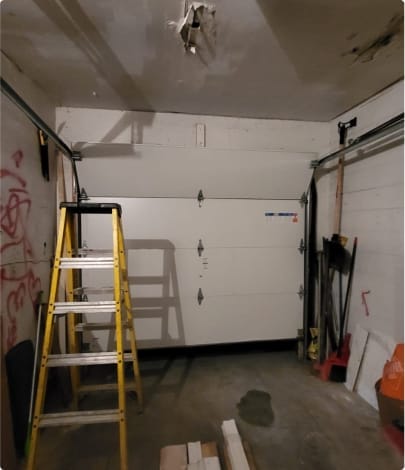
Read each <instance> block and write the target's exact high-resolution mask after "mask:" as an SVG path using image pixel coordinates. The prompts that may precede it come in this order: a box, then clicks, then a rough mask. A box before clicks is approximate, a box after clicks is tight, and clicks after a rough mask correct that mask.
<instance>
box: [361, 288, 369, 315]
mask: <svg viewBox="0 0 405 470" xmlns="http://www.w3.org/2000/svg"><path fill="white" fill-rule="evenodd" d="M369 293H370V291H369V290H363V291H362V293H361V303H362V304H363V305H364V308H365V309H366V316H367V317H369V316H370V312H369V310H368V305H367V301H366V295H367V294H369Z"/></svg>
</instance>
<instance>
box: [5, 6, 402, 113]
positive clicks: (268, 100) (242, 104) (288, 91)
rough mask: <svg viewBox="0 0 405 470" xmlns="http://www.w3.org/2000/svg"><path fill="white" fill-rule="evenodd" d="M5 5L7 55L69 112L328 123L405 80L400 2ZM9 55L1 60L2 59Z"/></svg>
mask: <svg viewBox="0 0 405 470" xmlns="http://www.w3.org/2000/svg"><path fill="white" fill-rule="evenodd" d="M208 3H209V4H211V5H214V6H215V14H214V16H213V17H212V20H213V21H212V22H211V24H210V25H209V27H205V26H204V24H203V23H202V26H201V30H200V31H198V32H197V33H196V43H197V53H196V54H195V55H194V54H192V53H191V52H187V51H186V50H185V48H184V43H183V40H182V38H181V36H180V34H179V33H178V31H177V23H178V22H179V20H180V19H181V18H182V16H183V13H184V0H97V1H95V0H18V1H15V0H4V1H3V2H2V3H1V23H2V28H1V39H2V42H1V49H2V51H3V54H4V55H5V56H7V57H8V58H9V59H10V60H11V61H12V62H14V63H15V64H16V65H17V67H19V68H20V69H21V70H22V71H23V72H24V73H25V74H26V75H28V76H29V77H30V78H32V79H33V80H34V81H35V82H36V83H37V84H38V85H39V86H41V87H42V88H43V89H44V90H46V91H47V93H49V94H50V95H51V96H52V98H54V99H55V100H56V102H57V103H58V104H59V105H64V106H71V107H90V108H108V109H126V110H148V111H156V112H179V113H193V114H210V115H222V116H238V117H255V118H278V119H299V120H316V121H327V120H330V119H332V118H334V117H336V116H337V115H338V114H340V113H342V112H343V111H345V110H347V109H349V108H351V107H352V106H354V105H356V104H358V103H360V102H361V101H364V100H365V99H367V98H369V97H370V96H372V95H374V94H375V93H377V92H378V91H380V90H382V89H383V88H385V87H387V86H388V85H390V84H392V83H393V82H395V81H397V80H399V79H400V78H401V77H403V4H402V2H400V1H399V0H350V1H341V0H328V1H325V0H212V1H211V0H210V1H209V2H208ZM3 54H2V57H3Z"/></svg>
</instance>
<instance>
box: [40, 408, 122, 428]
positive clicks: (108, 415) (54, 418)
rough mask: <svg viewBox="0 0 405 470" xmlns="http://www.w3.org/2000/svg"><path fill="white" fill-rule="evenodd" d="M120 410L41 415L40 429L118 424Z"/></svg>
mask: <svg viewBox="0 0 405 470" xmlns="http://www.w3.org/2000/svg"><path fill="white" fill-rule="evenodd" d="M119 418H120V417H119V411H118V410H95V411H68V412H66V413H47V414H43V415H40V417H39V427H40V428H47V427H53V426H69V425H72V424H98V423H116V422H118V421H119Z"/></svg>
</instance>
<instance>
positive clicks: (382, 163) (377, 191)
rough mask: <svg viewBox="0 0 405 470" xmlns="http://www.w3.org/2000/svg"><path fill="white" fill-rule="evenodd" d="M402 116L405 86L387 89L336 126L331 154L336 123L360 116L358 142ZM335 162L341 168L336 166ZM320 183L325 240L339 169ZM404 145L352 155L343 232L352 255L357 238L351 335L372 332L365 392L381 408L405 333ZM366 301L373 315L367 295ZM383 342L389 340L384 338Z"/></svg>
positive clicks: (387, 142) (379, 145)
mask: <svg viewBox="0 0 405 470" xmlns="http://www.w3.org/2000/svg"><path fill="white" fill-rule="evenodd" d="M401 112H403V82H400V83H397V84H396V85H394V86H392V87H390V88H388V89H387V90H385V91H383V92H382V93H380V94H378V95H376V96H375V97H373V98H372V99H370V100H368V101H367V102H365V103H363V104H362V105H360V106H357V107H356V108H354V109H352V110H351V111H348V112H347V113H345V114H343V115H341V116H339V117H338V118H336V119H335V120H333V121H332V122H331V123H330V142H331V146H330V150H331V151H333V150H337V149H338V133H337V124H338V122H339V121H347V120H349V119H351V118H352V117H354V116H357V120H358V123H357V127H355V128H353V129H351V130H350V131H349V135H348V137H349V138H355V137H357V136H359V135H361V134H363V133H365V132H367V131H368V130H370V129H372V128H373V127H375V126H377V125H379V124H382V123H383V122H385V121H387V120H388V119H390V118H392V117H394V116H396V115H398V114H400V113H401ZM335 163H336V162H335ZM333 165H335V164H333ZM333 165H332V164H331V165H329V166H330V172H329V173H327V174H325V175H324V176H322V177H321V178H320V179H319V185H318V191H319V197H320V199H322V202H321V206H320V211H319V215H320V223H321V230H320V232H319V238H321V236H322V235H323V236H327V237H328V238H330V236H331V234H332V230H333V229H332V227H333V217H334V203H335V192H336V171H335V168H336V167H335V166H333ZM403 188H404V148H403V141H398V138H390V139H384V138H383V139H380V140H379V141H378V142H375V143H373V144H371V145H368V146H365V147H364V149H362V151H361V152H352V153H351V154H348V155H347V156H346V166H345V176H344V195H343V210H342V234H344V235H346V236H348V237H349V244H348V248H349V250H351V249H352V243H353V239H354V237H355V236H357V237H358V251H357V259H356V268H355V273H354V278H353V290H352V297H351V304H350V316H349V322H348V331H349V332H351V333H354V332H355V329H356V325H359V326H360V327H362V328H364V329H366V330H368V331H370V333H372V334H371V336H370V339H369V342H368V346H367V350H366V356H365V361H364V367H363V369H362V371H361V374H360V378H359V389H358V390H359V393H361V394H362V396H364V398H366V399H367V400H368V401H369V402H370V403H372V404H373V405H374V406H376V400H375V391H374V389H373V387H374V383H375V381H376V380H377V379H378V378H379V377H380V376H381V373H382V365H383V364H384V362H385V360H386V359H387V358H389V357H390V356H391V353H392V348H393V346H394V345H395V343H396V342H403V331H404V270H403V266H404V264H403V262H404V236H403V233H404V193H403ZM363 291H370V293H369V294H368V295H367V296H366V299H367V304H368V307H369V311H370V315H369V316H366V312H365V307H364V305H363V304H362V298H361V293H362V292H363ZM381 338H383V339H381Z"/></svg>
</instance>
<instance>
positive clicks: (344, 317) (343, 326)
mask: <svg viewBox="0 0 405 470" xmlns="http://www.w3.org/2000/svg"><path fill="white" fill-rule="evenodd" d="M356 253H357V237H355V238H354V241H353V252H352V257H351V260H350V271H349V279H348V281H347V289H346V297H345V305H344V307H343V315H342V318H341V322H340V332H339V347H338V357H340V356H341V355H342V347H343V340H344V334H345V330H346V323H347V316H348V310H349V300H350V293H351V290H352V282H353V273H354V265H355V262H356Z"/></svg>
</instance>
